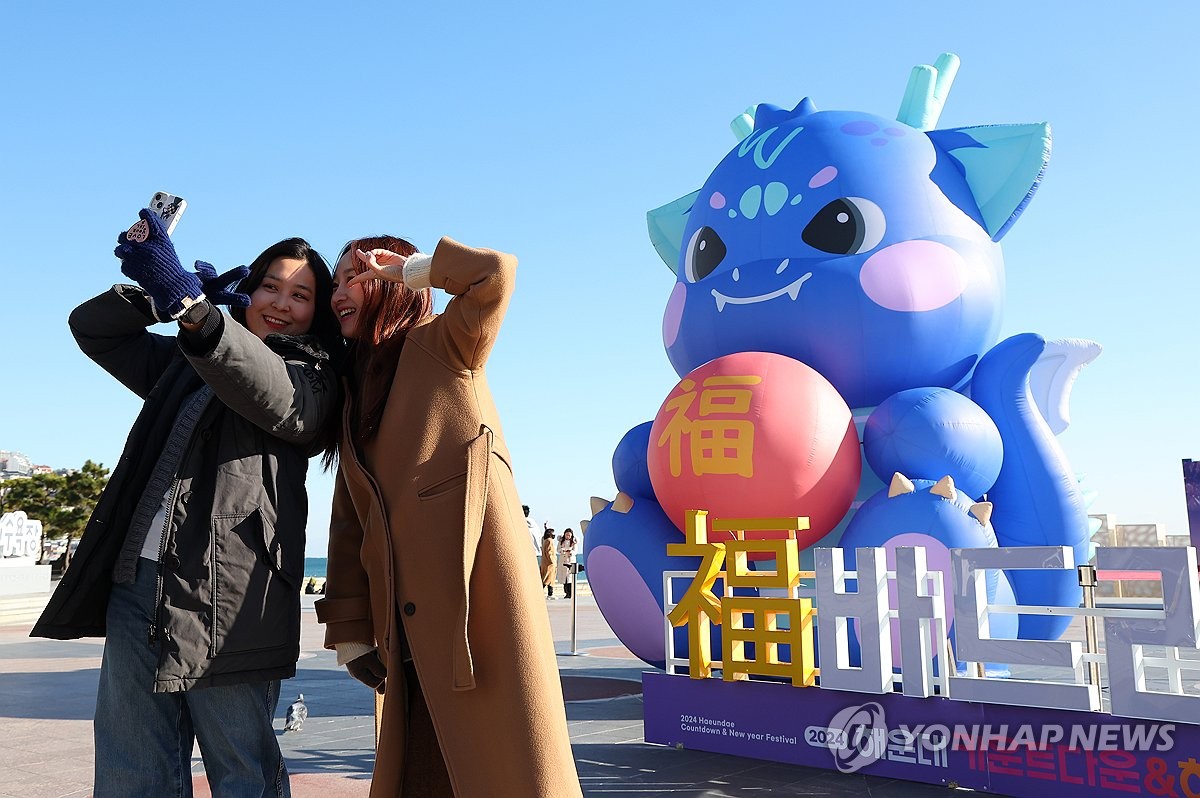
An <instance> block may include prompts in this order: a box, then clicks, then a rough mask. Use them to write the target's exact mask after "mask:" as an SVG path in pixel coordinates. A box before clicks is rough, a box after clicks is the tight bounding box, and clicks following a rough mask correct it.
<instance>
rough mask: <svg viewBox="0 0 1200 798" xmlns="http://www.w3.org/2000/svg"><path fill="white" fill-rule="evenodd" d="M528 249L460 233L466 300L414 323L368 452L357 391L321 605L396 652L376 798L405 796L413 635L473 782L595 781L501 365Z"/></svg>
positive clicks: (505, 786) (383, 650) (420, 664)
mask: <svg viewBox="0 0 1200 798" xmlns="http://www.w3.org/2000/svg"><path fill="white" fill-rule="evenodd" d="M516 263H517V261H516V258H515V257H513V256H512V255H507V254H504V253H500V252H495V251H492V250H486V249H472V248H469V247H465V246H463V245H461V244H459V243H457V242H455V241H452V240H451V239H449V238H443V239H442V240H441V241H440V242H439V243H438V246H437V248H436V249H435V250H434V254H433V260H432V262H431V264H430V271H429V282H430V283H431V284H432V285H433V287H435V288H440V289H442V290H445V291H446V292H448V293H449V294H451V295H452V298H451V300H450V302H449V303H448V305H447V307H446V309H445V312H443V313H442V314H441V315H438V316H434V317H431V318H430V319H428V320H427V321H425V322H423V323H421V324H420V325H419V326H417V327H415V328H414V329H412V330H411V331H410V332H409V333H408V337H407V339H406V340H405V343H404V347H403V349H402V350H401V354H400V360H399V363H398V365H397V368H396V375H395V379H394V381H393V383H392V388H391V392H390V394H389V395H388V399H387V402H386V405H385V408H384V412H383V415H382V418H381V420H380V425H379V431H378V433H377V434H376V435H375V437H374V438H373V439H372V440H371V441H370V442H368V443H367V445H366V446H365V447H364V450H363V452H362V458H361V459H360V458H359V455H358V453H356V451H355V447H354V446H353V444H351V443H349V441H351V440H352V439H351V438H350V437H349V432H350V426H349V411H350V408H351V406H352V404H353V403H352V401H350V400H349V399H347V401H346V402H345V411H344V413H345V414H344V417H343V441H344V442H345V443H344V445H343V446H342V448H341V464H340V467H339V470H338V476H337V481H336V485H335V492H334V498H333V510H332V515H331V520H330V531H329V562H328V580H327V582H326V595H325V598H324V599H322V600H321V601H319V602H318V603H317V612H318V617H319V618H320V620H321V621H322V623H324V624H326V633H325V645H326V647H327V648H333V647H334V646H335V645H336V644H338V643H347V642H360V643H369V644H373V645H376V646H378V648H379V651H380V655H381V656H382V657H383V659H384V661H385V662H386V663H387V667H388V679H387V683H386V694H385V700H384V708H383V721H382V728H381V730H380V736H379V742H378V746H377V749H376V755H375V772H374V777H373V779H372V782H371V796H372V798H383V797H384V796H386V797H387V798H392V796H398V795H400V794H401V779H402V775H403V762H402V758H403V755H404V751H405V739H404V735H405V725H406V724H405V720H406V710H405V707H404V704H405V701H404V696H405V687H404V684H403V683H402V680H403V679H404V669H403V667H402V665H401V646H400V643H399V641H400V639H401V635H403V637H404V639H406V641H407V648H408V649H409V652H410V654H411V656H412V658H413V664H414V666H415V667H416V671H417V676H418V679H419V680H420V684H421V688H422V692H423V695H424V698H425V701H426V703H427V704H428V707H429V713H430V716H431V718H432V720H433V725H434V728H435V729H436V731H437V737H438V742H439V744H440V745H441V749H442V753H443V756H444V758H445V760H446V767H447V770H448V771H449V774H450V780H451V783H452V784H453V787H454V793H455V795H456V796H458V797H459V798H475V796H479V798H484V797H485V796H501V795H503V796H509V795H511V796H522V798H534V797H535V796H546V798H572V797H573V796H582V791H581V789H580V786H579V778H578V775H577V774H576V771H575V762H574V759H573V757H572V754H571V745H570V740H569V738H568V735H567V722H566V711H565V705H564V702H563V696H562V688H561V686H560V684H559V680H558V666H557V663H556V660H555V653H554V644H553V639H552V637H551V634H550V624H549V619H548V617H547V614H546V607H545V601H544V599H543V598H542V591H541V590H540V589H539V587H538V585H539V581H540V580H539V579H538V574H537V569H536V568H535V565H534V563H532V562H530V558H529V550H528V549H527V548H526V547H527V546H528V545H529V534H528V531H527V528H526V526H525V519H524V515H523V513H522V510H521V501H520V499H519V498H518V497H517V492H516V488H515V486H514V483H513V475H512V467H511V462H512V459H511V457H510V455H509V453H508V449H507V448H506V446H505V444H504V438H503V436H502V434H501V431H500V419H499V418H498V416H497V412H496V407H495V405H494V403H493V400H492V395H491V392H490V391H489V390H488V385H487V380H486V378H485V376H484V364H485V362H486V361H487V357H488V354H489V352H490V351H491V348H492V345H493V343H494V342H495V340H496V335H497V333H498V332H499V329H500V323H501V320H502V319H503V317H504V311H505V309H506V308H507V306H508V301H509V298H510V296H511V294H512V291H513V286H514V281H515V270H516ZM413 287H414V288H415V287H418V286H416V285H413ZM410 798H417V797H410Z"/></svg>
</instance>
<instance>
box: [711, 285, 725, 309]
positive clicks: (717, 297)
mask: <svg viewBox="0 0 1200 798" xmlns="http://www.w3.org/2000/svg"><path fill="white" fill-rule="evenodd" d="M712 295H713V299H715V300H717V313H720V312H721V311H723V310H725V297H724V296H723V295H722V294H721V292H719V291H717V289H715V288H714V289H713V292H712Z"/></svg>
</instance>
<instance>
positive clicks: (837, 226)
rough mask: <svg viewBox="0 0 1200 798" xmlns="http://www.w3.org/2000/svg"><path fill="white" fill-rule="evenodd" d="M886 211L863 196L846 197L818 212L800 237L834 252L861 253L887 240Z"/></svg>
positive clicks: (841, 253)
mask: <svg viewBox="0 0 1200 798" xmlns="http://www.w3.org/2000/svg"><path fill="white" fill-rule="evenodd" d="M886 227H887V221H886V220H885V219H884V218H883V211H882V210H880V208H879V206H878V205H876V204H875V203H874V202H871V201H870V200H866V199H863V198H862V197H842V198H841V199H836V200H834V201H833V202H831V203H829V204H828V205H826V206H825V207H824V208H822V209H821V210H819V211H817V215H816V216H814V217H813V218H812V221H811V222H809V223H808V226H807V227H805V228H804V232H803V233H801V234H800V237H801V238H802V239H804V243H805V244H808V245H809V246H810V247H816V248H817V249H819V250H821V251H822V252H828V253H830V254H833V255H857V254H859V253H860V252H866V251H867V250H869V249H874V248H875V246H876V245H877V244H879V242H880V241H882V240H883V232H884V230H885V229H886Z"/></svg>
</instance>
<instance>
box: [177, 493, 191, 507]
mask: <svg viewBox="0 0 1200 798" xmlns="http://www.w3.org/2000/svg"><path fill="white" fill-rule="evenodd" d="M190 498H192V492H191V491H190V490H185V491H184V492H183V493H181V494H179V501H180V502H181V503H183V504H187V503H188V499H190Z"/></svg>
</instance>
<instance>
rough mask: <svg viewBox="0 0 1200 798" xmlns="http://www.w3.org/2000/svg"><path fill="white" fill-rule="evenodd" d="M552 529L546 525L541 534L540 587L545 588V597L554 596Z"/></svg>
mask: <svg viewBox="0 0 1200 798" xmlns="http://www.w3.org/2000/svg"><path fill="white" fill-rule="evenodd" d="M556 556H557V555H556V554H555V553H554V530H553V529H551V528H550V527H546V532H545V534H543V535H542V587H544V588H546V598H554V566H555V564H556V562H555V558H556Z"/></svg>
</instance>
